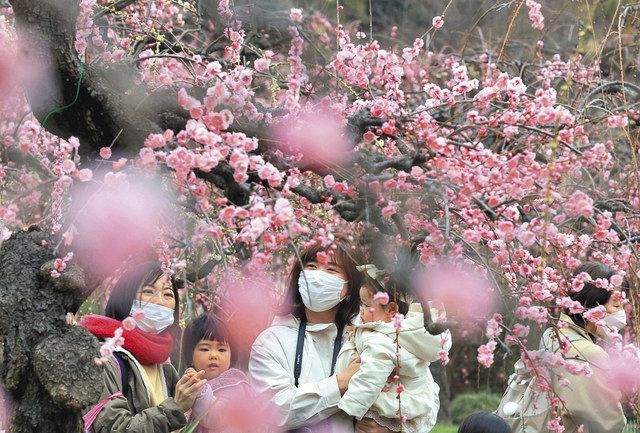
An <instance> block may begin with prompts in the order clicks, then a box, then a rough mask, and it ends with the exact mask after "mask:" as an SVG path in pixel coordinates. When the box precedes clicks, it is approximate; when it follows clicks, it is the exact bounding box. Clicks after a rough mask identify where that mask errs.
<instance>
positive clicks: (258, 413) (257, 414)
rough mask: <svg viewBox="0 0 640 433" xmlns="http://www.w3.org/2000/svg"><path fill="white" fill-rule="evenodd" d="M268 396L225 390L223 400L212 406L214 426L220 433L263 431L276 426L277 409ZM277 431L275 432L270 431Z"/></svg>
mask: <svg viewBox="0 0 640 433" xmlns="http://www.w3.org/2000/svg"><path fill="white" fill-rule="evenodd" d="M269 397H270V396H269V395H266V394H264V395H259V394H249V395H248V393H247V392H246V391H245V390H243V389H242V388H241V387H237V386H236V387H229V388H227V389H225V392H224V394H223V398H221V399H219V400H218V401H216V403H215V405H214V409H213V410H215V413H216V414H217V415H218V416H217V418H216V426H220V430H216V431H219V432H220V433H246V432H259V431H264V427H265V426H275V425H277V424H278V421H279V420H278V411H277V408H276V407H275V406H274V405H273V403H271V400H270V398H269ZM270 431H277V430H270Z"/></svg>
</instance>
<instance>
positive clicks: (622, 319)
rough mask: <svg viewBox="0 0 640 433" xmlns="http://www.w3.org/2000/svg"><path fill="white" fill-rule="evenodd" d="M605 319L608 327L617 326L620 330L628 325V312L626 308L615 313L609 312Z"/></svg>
mask: <svg viewBox="0 0 640 433" xmlns="http://www.w3.org/2000/svg"><path fill="white" fill-rule="evenodd" d="M604 321H605V323H606V324H607V326H608V327H610V328H613V327H614V326H615V327H616V329H618V331H620V330H622V328H624V327H625V326H627V314H626V313H625V312H624V310H620V311H616V312H615V313H613V314H609V313H607V314H606V315H605V316H604Z"/></svg>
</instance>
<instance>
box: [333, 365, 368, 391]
mask: <svg viewBox="0 0 640 433" xmlns="http://www.w3.org/2000/svg"><path fill="white" fill-rule="evenodd" d="M361 362H362V361H361V360H360V358H356V359H354V360H353V361H351V364H349V366H347V368H346V369H345V370H344V371H343V372H341V373H338V374H337V375H336V378H337V379H338V388H339V389H340V395H344V393H345V392H347V388H349V381H350V380H351V377H352V376H353V375H354V374H356V373H357V372H358V370H360V363H361Z"/></svg>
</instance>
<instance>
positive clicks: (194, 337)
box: [182, 313, 238, 367]
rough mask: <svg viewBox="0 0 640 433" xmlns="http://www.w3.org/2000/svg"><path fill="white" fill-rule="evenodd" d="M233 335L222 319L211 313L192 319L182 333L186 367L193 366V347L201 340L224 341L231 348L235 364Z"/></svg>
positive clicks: (232, 360) (233, 363)
mask: <svg viewBox="0 0 640 433" xmlns="http://www.w3.org/2000/svg"><path fill="white" fill-rule="evenodd" d="M231 337H232V335H231V334H230V333H229V329H228V328H227V326H226V325H225V324H224V322H223V321H222V320H220V319H219V318H217V317H216V316H214V315H213V314H211V313H202V314H201V315H199V316H198V317H196V318H195V319H193V320H192V321H190V322H189V323H188V324H187V326H186V328H185V329H184V334H183V335H182V359H183V361H184V365H185V366H186V367H193V349H195V348H196V346H197V345H198V343H199V342H200V340H215V341H222V342H225V343H227V344H228V345H229V349H230V350H231V365H232V366H233V365H235V362H236V358H237V355H238V354H237V353H236V351H235V350H233V349H234V348H233V347H232V344H231V341H232V338H231Z"/></svg>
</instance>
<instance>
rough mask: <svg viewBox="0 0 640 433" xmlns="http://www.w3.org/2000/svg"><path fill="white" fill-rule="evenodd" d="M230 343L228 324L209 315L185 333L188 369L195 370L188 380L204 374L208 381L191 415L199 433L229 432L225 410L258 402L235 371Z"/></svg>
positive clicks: (185, 358)
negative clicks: (201, 373) (236, 404)
mask: <svg viewBox="0 0 640 433" xmlns="http://www.w3.org/2000/svg"><path fill="white" fill-rule="evenodd" d="M229 341H230V335H229V332H228V331H227V328H226V327H225V325H224V323H222V322H221V321H220V320H219V319H217V318H216V317H214V316H212V315H210V314H206V313H205V314H202V315H200V316H198V317H197V318H196V319H194V320H193V321H192V322H190V323H189V324H188V325H187V327H186V329H185V331H184V336H183V340H182V354H183V357H184V361H185V365H189V366H192V367H190V368H188V369H187V371H186V372H185V376H186V377H192V376H194V375H196V374H197V372H202V371H203V372H204V378H205V379H206V380H207V385H205V388H204V390H203V391H202V392H201V393H200V394H199V395H198V397H197V398H196V401H195V403H194V405H193V408H192V411H191V417H190V421H194V420H199V422H198V427H197V430H196V432H198V433H218V432H224V431H228V430H229V429H230V427H229V426H228V425H227V424H228V423H229V420H228V419H227V417H226V416H225V413H226V412H228V411H226V410H225V406H226V405H227V404H231V405H234V403H236V402H239V401H243V402H247V401H253V400H255V393H254V391H253V389H252V388H251V386H250V385H249V382H248V380H247V376H246V375H245V374H244V373H243V372H242V371H240V370H238V369H236V368H231V366H232V365H233V364H234V362H235V356H234V352H233V351H232V350H231V347H230V346H229Z"/></svg>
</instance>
